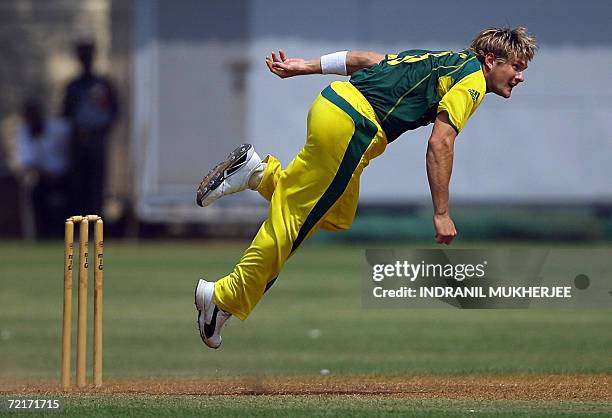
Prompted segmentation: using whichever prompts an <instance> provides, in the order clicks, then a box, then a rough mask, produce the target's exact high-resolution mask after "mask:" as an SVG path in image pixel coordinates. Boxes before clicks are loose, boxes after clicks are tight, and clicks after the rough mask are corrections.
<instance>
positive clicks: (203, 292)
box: [195, 279, 232, 348]
mask: <svg viewBox="0 0 612 418" xmlns="http://www.w3.org/2000/svg"><path fill="white" fill-rule="evenodd" d="M214 292H215V283H214V282H207V281H206V280H204V279H200V280H199V281H198V284H197V286H196V289H195V305H196V309H197V310H198V328H199V330H200V337H201V338H202V341H203V342H204V344H206V345H207V346H209V347H210V348H219V346H220V345H221V328H223V325H224V324H225V322H226V321H227V320H228V319H230V317H231V316H232V315H231V314H229V313H227V312H225V311H222V310H221V309H219V307H218V306H217V305H215V302H214V298H213V295H214Z"/></svg>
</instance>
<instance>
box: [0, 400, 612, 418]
mask: <svg viewBox="0 0 612 418" xmlns="http://www.w3.org/2000/svg"><path fill="white" fill-rule="evenodd" d="M62 405H63V409H62V415H63V416H75V417H82V416H87V417H102V416H116V417H117V416H122V417H137V416H143V417H144V416H181V417H191V416H193V417H200V416H225V417H245V416H249V417H270V416H292V417H331V416H334V417H338V416H341V417H371V416H377V417H379V416H380V417H400V416H401V417H406V416H410V417H465V416H477V417H482V416H487V417H527V416H530V417H533V416H538V417H570V416H582V417H584V416H589V417H597V416H599V417H606V416H610V414H611V413H612V408H611V407H610V405H609V404H608V405H606V404H605V403H597V402H582V403H578V402H567V401H564V402H551V401H467V400H446V399H426V400H414V399H389V398H381V397H365V398H364V397H356V396H291V397H290V396H256V397H223V396H213V397H201V396H178V397H168V396H149V395H147V396H133V395H118V396H113V397H109V396H107V397H103V396H79V397H78V398H77V397H66V398H63V399H62ZM2 415H5V416H14V415H15V414H14V413H13V412H11V413H5V414H3V413H2V412H1V411H0V416H2ZM49 416H54V413H49Z"/></svg>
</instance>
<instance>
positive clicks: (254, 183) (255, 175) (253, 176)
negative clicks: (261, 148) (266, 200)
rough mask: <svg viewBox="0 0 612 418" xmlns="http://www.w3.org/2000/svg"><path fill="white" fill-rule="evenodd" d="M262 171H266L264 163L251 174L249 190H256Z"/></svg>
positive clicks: (261, 177)
mask: <svg viewBox="0 0 612 418" xmlns="http://www.w3.org/2000/svg"><path fill="white" fill-rule="evenodd" d="M264 171H266V163H261V164H259V166H258V167H257V168H256V169H255V171H254V172H253V174H251V177H249V189H251V190H257V188H258V187H259V184H260V183H261V180H262V179H263V175H264Z"/></svg>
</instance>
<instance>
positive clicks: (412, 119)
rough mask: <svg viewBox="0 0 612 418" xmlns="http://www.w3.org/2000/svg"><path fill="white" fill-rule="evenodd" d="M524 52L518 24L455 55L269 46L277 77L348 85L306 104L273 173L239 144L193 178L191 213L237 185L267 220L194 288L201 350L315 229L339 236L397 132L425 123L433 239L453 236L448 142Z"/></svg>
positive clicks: (510, 80)
mask: <svg viewBox="0 0 612 418" xmlns="http://www.w3.org/2000/svg"><path fill="white" fill-rule="evenodd" d="M536 49H537V46H536V41H535V38H534V37H533V36H532V35H530V34H529V33H528V32H527V30H526V29H525V28H522V27H518V28H515V29H510V28H491V29H485V30H483V31H481V32H480V33H478V35H477V36H476V38H475V39H474V40H473V41H472V44H471V45H470V47H469V48H467V49H465V50H463V51H459V52H453V51H427V50H422V49H413V50H408V51H404V52H400V53H399V54H388V55H382V54H379V53H376V52H363V51H343V52H336V53H333V54H329V55H324V56H322V57H320V58H316V59H310V60H304V59H301V58H287V57H286V56H285V54H284V53H283V52H282V51H279V53H278V55H277V54H276V53H275V52H272V53H271V55H270V56H269V57H266V64H267V66H268V68H269V69H270V71H271V72H272V73H273V74H276V75H277V76H279V77H280V78H287V77H293V76H298V75H308V74H339V75H347V76H350V79H349V81H335V82H333V83H331V85H329V86H328V87H326V88H325V89H324V90H323V91H322V92H321V94H319V95H318V97H317V98H316V99H315V101H314V102H313V104H312V106H311V108H310V111H309V113H308V121H307V137H306V144H305V145H304V148H302V150H301V151H300V152H299V153H298V155H297V156H296V157H295V158H294V159H293V161H291V163H290V164H289V165H288V166H287V167H286V168H285V169H283V168H282V167H281V163H280V162H279V161H278V160H277V159H276V158H275V157H273V156H272V155H267V156H266V157H265V158H264V159H263V160H262V159H261V158H260V157H259V155H257V153H256V152H255V150H254V149H253V147H252V146H251V145H248V144H245V145H241V146H240V147H238V148H237V149H235V150H234V151H233V152H232V153H230V154H229V156H228V158H227V159H226V160H225V161H223V162H221V163H220V164H218V165H217V166H216V167H214V168H213V169H212V170H211V171H210V172H209V173H208V174H207V175H206V176H205V177H204V179H203V180H202V182H201V183H200V186H199V188H198V191H197V198H196V200H197V203H198V205H200V206H208V205H210V204H211V203H213V202H214V201H215V200H217V199H218V198H220V197H221V196H225V195H229V194H231V193H236V192H239V191H242V190H246V189H252V190H256V191H257V192H259V194H260V195H261V196H263V197H264V198H265V199H266V200H268V201H269V202H270V209H269V213H268V218H267V219H266V220H265V222H264V223H263V224H262V226H261V228H260V229H259V231H258V233H257V235H256V236H255V238H254V239H253V242H252V243H251V245H250V246H249V248H248V249H247V250H246V251H245V253H244V255H243V256H242V258H241V260H240V262H239V263H238V264H237V265H236V267H235V268H234V270H233V271H232V272H230V273H229V274H228V275H227V276H225V277H222V278H221V279H219V280H217V281H216V282H208V281H205V280H203V279H200V280H199V282H198V284H197V287H196V291H195V304H196V309H197V310H198V327H199V330H200V337H201V338H202V341H203V342H204V344H206V345H207V346H209V347H211V348H218V347H219V346H220V345H221V335H220V333H221V328H222V327H223V325H224V323H225V322H226V321H227V320H228V319H229V318H230V317H231V316H232V315H234V316H237V317H238V318H240V319H241V320H244V319H246V318H247V316H248V315H249V314H250V313H251V311H252V310H253V308H254V307H255V305H256V304H257V303H258V302H259V300H260V299H261V297H262V296H263V294H264V292H265V291H266V290H267V289H268V288H269V287H270V286H271V285H272V284H273V283H274V281H275V280H276V278H277V276H278V274H279V272H280V271H281V268H282V267H283V264H284V263H285V261H286V260H287V259H288V258H289V257H290V256H291V255H292V254H293V253H294V252H295V251H296V250H297V249H298V247H299V246H300V244H301V243H302V242H303V241H304V240H305V239H307V238H309V237H310V236H312V234H314V232H315V231H316V230H318V229H319V228H322V229H326V230H334V231H338V230H346V229H348V228H349V227H350V226H351V223H352V222H353V218H354V216H355V212H356V210H357V201H358V197H359V178H360V176H361V173H362V171H363V169H364V168H365V167H366V166H367V165H368V163H369V162H370V160H372V159H373V158H375V157H377V156H379V155H380V154H382V153H383V152H384V151H385V148H386V147H387V145H388V144H390V143H391V142H393V141H395V140H396V139H397V138H398V137H399V136H400V135H401V134H402V133H404V132H406V131H409V130H413V129H416V128H418V127H420V126H425V125H428V124H430V123H433V129H432V131H431V136H430V138H429V141H428V147H427V155H426V163H427V176H428V180H429V187H430V190H431V196H432V201H433V226H434V229H435V240H436V242H438V243H440V244H447V245H448V244H450V243H451V242H452V241H453V239H454V238H455V236H456V235H457V230H456V228H455V224H454V223H453V220H452V219H451V216H450V211H449V203H448V202H449V182H450V178H451V171H452V166H453V148H454V142H455V138H456V137H457V135H458V134H459V133H460V132H461V130H462V129H463V127H464V126H465V124H466V122H467V120H468V119H469V118H470V116H472V114H473V113H474V112H475V111H476V109H478V107H479V106H480V104H481V103H482V101H483V100H484V97H485V94H486V93H494V94H497V95H499V96H502V97H505V98H509V97H510V96H511V95H512V90H513V89H514V88H515V87H516V86H517V85H519V84H520V83H521V82H523V81H524V74H523V73H524V71H525V70H526V69H527V64H528V63H529V61H531V60H532V59H533V57H534V54H535V51H536Z"/></svg>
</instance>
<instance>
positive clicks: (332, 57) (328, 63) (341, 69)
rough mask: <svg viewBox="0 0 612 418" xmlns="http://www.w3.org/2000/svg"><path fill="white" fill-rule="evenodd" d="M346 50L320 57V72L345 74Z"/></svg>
mask: <svg viewBox="0 0 612 418" xmlns="http://www.w3.org/2000/svg"><path fill="white" fill-rule="evenodd" d="M347 53H348V51H341V52H334V53H333V54H327V55H323V56H322V57H321V73H323V74H339V75H346V54H347Z"/></svg>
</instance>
